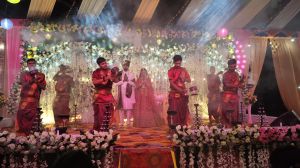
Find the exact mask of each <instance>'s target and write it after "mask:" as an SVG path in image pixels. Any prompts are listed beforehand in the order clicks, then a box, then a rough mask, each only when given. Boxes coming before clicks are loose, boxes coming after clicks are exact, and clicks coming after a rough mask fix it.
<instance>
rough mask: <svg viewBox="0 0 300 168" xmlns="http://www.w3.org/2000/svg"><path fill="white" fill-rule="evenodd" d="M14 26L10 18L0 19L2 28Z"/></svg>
mask: <svg viewBox="0 0 300 168" xmlns="http://www.w3.org/2000/svg"><path fill="white" fill-rule="evenodd" d="M13 26H14V24H13V22H12V21H11V20H10V19H2V20H1V27H2V28H3V29H6V30H8V29H11V28H12V27H13Z"/></svg>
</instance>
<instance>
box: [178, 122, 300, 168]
mask: <svg viewBox="0 0 300 168" xmlns="http://www.w3.org/2000/svg"><path fill="white" fill-rule="evenodd" d="M173 142H174V143H175V145H176V146H178V147H179V148H180V153H181V154H180V157H184V158H180V163H181V164H184V165H186V164H189V165H190V166H191V167H193V166H194V164H195V163H197V166H198V167H199V165H205V164H209V165H211V164H214V163H215V164H218V162H212V161H211V158H212V157H208V156H212V155H213V154H212V153H211V152H213V150H212V149H217V150H215V152H217V154H216V156H218V157H220V158H219V159H221V160H220V163H221V162H222V163H223V161H226V160H228V158H226V157H227V156H226V157H225V155H224V156H222V155H220V150H222V149H227V150H230V151H232V152H236V156H238V157H239V162H232V165H231V166H233V167H235V166H236V164H239V165H240V166H242V167H243V165H245V164H249V165H250V166H251V165H252V166H253V165H258V166H263V167H264V166H266V165H268V164H269V163H268V158H269V156H270V150H271V149H270V147H271V146H273V145H272V143H282V144H287V145H292V146H300V125H296V126H292V127H276V128H272V127H262V128H260V127H258V126H257V125H254V126H251V127H249V126H241V125H238V126H237V127H234V128H228V129H225V128H217V127H216V126H212V127H208V126H200V127H199V128H198V129H191V128H190V127H187V126H177V127H176V131H175V133H174V134H173ZM254 146H255V147H254ZM197 148H198V153H195V149H197ZM254 149H255V150H254ZM245 150H248V151H249V152H248V154H247V156H246V155H245ZM201 152H202V153H201ZM255 153H256V154H255ZM191 154H192V155H193V156H192V157H191ZM194 155H195V156H197V155H198V156H200V155H201V156H204V155H205V156H206V159H201V158H200V160H199V157H195V156H194ZM226 155H227V154H226ZM229 155H230V158H232V157H234V156H233V154H232V153H231V152H229V154H228V157H229ZM256 155H257V156H258V157H259V158H262V160H260V161H259V162H257V161H256V160H255V159H253V157H254V156H256ZM246 157H247V159H246ZM194 158H198V161H191V159H194ZM212 159H213V158H212ZM184 160H185V161H184ZM222 160H223V161H222ZM246 160H248V162H247V163H245V161H246ZM201 162H203V163H201ZM204 162H205V163H204ZM207 162H209V163H207ZM181 166H182V165H181ZM213 167H220V165H215V166H214V165H213ZM221 167H222V166H221Z"/></svg>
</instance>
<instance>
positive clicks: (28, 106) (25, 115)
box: [17, 59, 46, 134]
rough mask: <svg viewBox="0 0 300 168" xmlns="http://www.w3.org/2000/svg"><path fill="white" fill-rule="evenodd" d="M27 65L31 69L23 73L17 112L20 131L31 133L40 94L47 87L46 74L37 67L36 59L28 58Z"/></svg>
mask: <svg viewBox="0 0 300 168" xmlns="http://www.w3.org/2000/svg"><path fill="white" fill-rule="evenodd" d="M27 66H28V69H29V71H24V72H23V73H22V74H21V79H20V85H21V96H20V97H21V100H20V104H19V110H18V113H17V122H18V125H19V131H21V132H24V133H25V134H29V133H30V131H31V130H32V127H33V126H34V121H35V119H36V115H37V108H38V107H39V101H40V94H41V92H42V90H45V88H46V80H45V75H44V74H43V73H41V72H38V70H37V69H36V61H35V60H34V59H28V60H27Z"/></svg>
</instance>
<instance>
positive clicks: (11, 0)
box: [6, 0, 21, 4]
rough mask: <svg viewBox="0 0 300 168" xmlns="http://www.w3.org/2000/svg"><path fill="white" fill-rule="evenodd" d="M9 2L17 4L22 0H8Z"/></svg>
mask: <svg viewBox="0 0 300 168" xmlns="http://www.w3.org/2000/svg"><path fill="white" fill-rule="evenodd" d="M6 1H7V2H9V3H12V4H17V3H19V2H20V1H21V0H6Z"/></svg>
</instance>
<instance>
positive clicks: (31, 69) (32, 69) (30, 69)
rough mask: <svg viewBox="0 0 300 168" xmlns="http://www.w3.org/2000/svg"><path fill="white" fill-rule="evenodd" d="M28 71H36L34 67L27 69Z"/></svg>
mask: <svg viewBox="0 0 300 168" xmlns="http://www.w3.org/2000/svg"><path fill="white" fill-rule="evenodd" d="M28 69H29V71H34V70H36V67H35V66H31V67H28Z"/></svg>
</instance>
